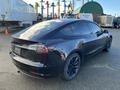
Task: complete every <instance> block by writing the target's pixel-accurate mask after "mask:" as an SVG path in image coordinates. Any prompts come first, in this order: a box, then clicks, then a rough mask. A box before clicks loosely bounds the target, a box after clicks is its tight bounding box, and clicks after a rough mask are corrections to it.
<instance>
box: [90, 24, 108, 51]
mask: <svg viewBox="0 0 120 90" xmlns="http://www.w3.org/2000/svg"><path fill="white" fill-rule="evenodd" d="M89 27H90V28H91V30H92V33H93V34H94V35H95V36H96V40H95V41H94V42H95V44H94V46H95V51H98V50H100V49H103V48H104V46H105V42H106V36H105V34H104V33H103V31H102V29H101V28H100V27H99V26H98V25H97V24H95V23H89Z"/></svg>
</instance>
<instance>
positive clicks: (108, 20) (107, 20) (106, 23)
mask: <svg viewBox="0 0 120 90" xmlns="http://www.w3.org/2000/svg"><path fill="white" fill-rule="evenodd" d="M99 21H100V22H99V23H100V25H101V26H102V27H113V21H114V16H111V15H102V16H99Z"/></svg>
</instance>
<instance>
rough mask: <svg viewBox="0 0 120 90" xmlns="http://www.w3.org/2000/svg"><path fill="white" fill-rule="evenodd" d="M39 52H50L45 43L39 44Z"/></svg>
mask: <svg viewBox="0 0 120 90" xmlns="http://www.w3.org/2000/svg"><path fill="white" fill-rule="evenodd" d="M36 51H37V53H48V48H47V47H46V46H44V45H38V47H37V50H36Z"/></svg>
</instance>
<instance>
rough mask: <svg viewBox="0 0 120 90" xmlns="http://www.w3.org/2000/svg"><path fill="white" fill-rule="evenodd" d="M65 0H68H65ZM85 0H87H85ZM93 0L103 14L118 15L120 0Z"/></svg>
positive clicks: (78, 3) (29, 0)
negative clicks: (102, 10) (99, 5)
mask: <svg viewBox="0 0 120 90" xmlns="http://www.w3.org/2000/svg"><path fill="white" fill-rule="evenodd" d="M24 1H25V2H27V3H29V4H33V5H34V3H35V2H36V1H37V2H39V1H40V0H24ZM44 1H47V0H44ZM48 1H50V3H51V2H57V0H48ZM61 1H62V0H61ZM66 1H70V0H66ZM85 1H87V0H85ZM89 1H90V0H89ZM94 1H97V2H98V3H100V4H101V6H102V7H103V9H104V13H105V14H110V15H114V16H115V15H116V16H119V15H120V0H94ZM80 2H81V1H80V0H75V6H76V8H77V7H80V6H81V3H80ZM62 5H63V3H62ZM61 9H62V10H61V11H63V7H62V6H61ZM50 11H51V10H50ZM56 11H57V10H56Z"/></svg>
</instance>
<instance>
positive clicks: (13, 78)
mask: <svg viewBox="0 0 120 90" xmlns="http://www.w3.org/2000/svg"><path fill="white" fill-rule="evenodd" d="M108 30H109V31H110V32H111V33H112V34H113V43H112V47H111V50H110V52H108V53H106V52H102V53H100V54H98V55H96V56H95V57H92V58H89V59H87V61H86V62H85V63H84V65H83V66H82V68H81V71H80V73H79V75H78V76H77V78H75V79H74V80H72V81H69V82H67V81H63V80H61V79H60V78H50V79H35V78H31V77H27V76H25V75H23V74H18V73H17V68H16V67H15V66H14V65H13V63H12V60H11V58H10V56H9V51H10V41H11V37H10V35H8V36H5V35H4V34H0V90H120V30H118V29H117V30H116V29H108Z"/></svg>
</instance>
